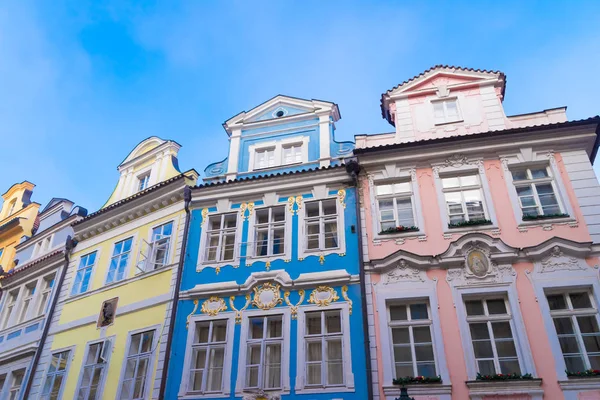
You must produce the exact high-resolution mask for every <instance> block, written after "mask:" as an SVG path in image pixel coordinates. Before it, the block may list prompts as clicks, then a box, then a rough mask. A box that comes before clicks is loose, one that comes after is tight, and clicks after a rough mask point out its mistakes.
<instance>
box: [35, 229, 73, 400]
mask: <svg viewBox="0 0 600 400" xmlns="http://www.w3.org/2000/svg"><path fill="white" fill-rule="evenodd" d="M76 245H77V241H75V240H73V239H72V238H71V235H69V236H67V240H66V241H65V262H64V266H63V269H62V271H61V273H60V278H59V280H58V284H57V285H55V286H54V287H55V289H54V290H56V293H55V294H54V297H53V298H52V303H50V309H49V310H48V312H47V313H46V319H45V321H44V330H43V331H42V337H41V338H40V344H39V346H38V348H37V350H36V351H35V355H34V356H33V360H32V361H31V368H29V373H28V374H26V376H25V380H26V381H25V390H24V391H23V399H28V398H29V392H30V391H31V385H32V383H33V377H35V373H36V369H37V366H38V364H39V362H40V358H41V356H42V351H43V349H44V346H45V344H46V339H47V337H48V332H49V331H50V325H51V323H52V316H53V315H54V310H55V309H56V304H58V298H59V297H60V290H61V288H62V287H63V283H64V281H65V277H66V276H67V269H68V268H69V262H70V259H71V253H72V252H73V249H74V248H75V246H76Z"/></svg>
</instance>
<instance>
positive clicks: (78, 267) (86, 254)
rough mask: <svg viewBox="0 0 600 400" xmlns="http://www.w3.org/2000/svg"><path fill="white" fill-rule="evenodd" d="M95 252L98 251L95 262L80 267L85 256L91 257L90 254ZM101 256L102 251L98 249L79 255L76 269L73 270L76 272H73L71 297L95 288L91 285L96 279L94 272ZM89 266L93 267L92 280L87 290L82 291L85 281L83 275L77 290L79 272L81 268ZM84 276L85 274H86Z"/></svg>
mask: <svg viewBox="0 0 600 400" xmlns="http://www.w3.org/2000/svg"><path fill="white" fill-rule="evenodd" d="M94 253H96V258H95V259H94V263H93V264H91V265H89V264H86V266H85V268H80V265H81V262H82V260H83V258H84V257H89V256H91V255H92V254H94ZM99 258H100V251H98V250H93V251H90V252H87V253H85V254H82V255H81V256H79V257H78V259H77V264H75V270H74V271H73V272H74V274H73V284H72V285H71V289H70V291H69V295H70V296H71V297H73V296H77V295H80V294H83V293H87V292H89V291H91V290H93V289H92V287H91V286H92V283H93V280H94V272H95V269H96V265H98V259H99ZM88 268H90V269H91V272H90V281H89V282H88V287H87V289H86V290H85V292H82V291H81V286H82V283H83V277H82V278H81V281H80V282H79V288H78V290H77V292H75V281H76V279H77V274H78V273H79V271H80V270H87V269H88ZM84 276H85V274H84Z"/></svg>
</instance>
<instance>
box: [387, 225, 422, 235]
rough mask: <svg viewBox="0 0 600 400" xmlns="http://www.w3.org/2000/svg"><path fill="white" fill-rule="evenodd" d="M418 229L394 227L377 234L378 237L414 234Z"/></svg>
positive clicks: (413, 227)
mask: <svg viewBox="0 0 600 400" xmlns="http://www.w3.org/2000/svg"><path fill="white" fill-rule="evenodd" d="M418 230H419V228H417V227H416V226H396V227H395V228H387V229H384V230H383V231H381V232H379V234H380V235H391V234H394V233H404V232H416V231H418Z"/></svg>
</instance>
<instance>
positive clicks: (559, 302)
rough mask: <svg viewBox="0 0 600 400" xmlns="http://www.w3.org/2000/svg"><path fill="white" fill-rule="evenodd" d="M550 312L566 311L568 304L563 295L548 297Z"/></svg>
mask: <svg viewBox="0 0 600 400" xmlns="http://www.w3.org/2000/svg"><path fill="white" fill-rule="evenodd" d="M546 299H548V306H550V310H566V309H567V302H566V301H565V296H563V295H562V294H550V295H547V296H546Z"/></svg>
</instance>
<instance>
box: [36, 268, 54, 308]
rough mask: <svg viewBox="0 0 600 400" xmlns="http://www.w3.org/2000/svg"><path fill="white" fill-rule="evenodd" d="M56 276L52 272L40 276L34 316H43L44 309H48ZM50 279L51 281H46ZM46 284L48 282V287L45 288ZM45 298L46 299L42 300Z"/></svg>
mask: <svg viewBox="0 0 600 400" xmlns="http://www.w3.org/2000/svg"><path fill="white" fill-rule="evenodd" d="M56 275H57V272H52V273H50V274H47V275H44V276H42V278H41V279H40V285H41V288H40V290H39V299H38V301H37V304H36V308H37V310H36V316H41V315H44V313H45V311H46V308H47V307H48V303H50V298H51V297H52V290H53V289H54V285H55V284H56ZM50 277H52V279H48V278H50ZM46 282H48V286H47V287H46V286H45V285H46ZM44 296H46V298H44Z"/></svg>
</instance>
